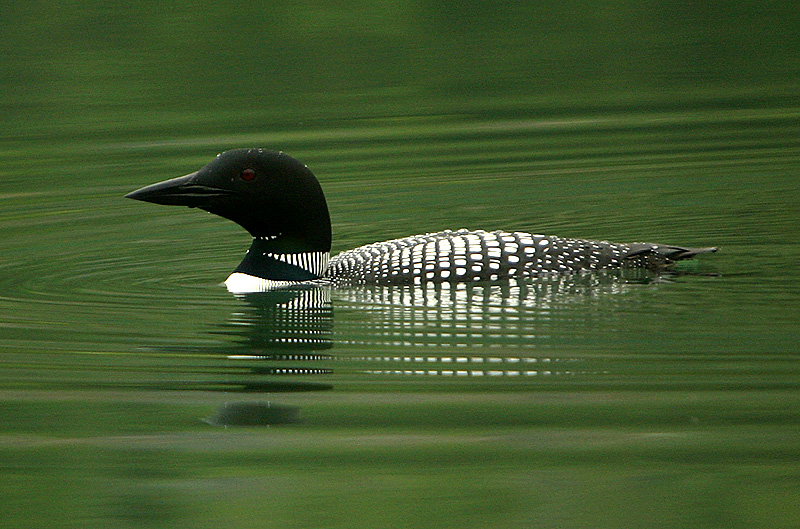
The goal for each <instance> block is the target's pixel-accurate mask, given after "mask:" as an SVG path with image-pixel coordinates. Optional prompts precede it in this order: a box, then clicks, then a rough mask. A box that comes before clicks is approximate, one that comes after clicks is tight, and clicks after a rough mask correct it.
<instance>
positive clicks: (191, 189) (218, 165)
mask: <svg viewBox="0 0 800 529" xmlns="http://www.w3.org/2000/svg"><path fill="white" fill-rule="evenodd" d="M126 197H127V198H132V199H134V200H143V201H145V202H154V203H156V204H165V205H169V206H188V207H190V208H200V209H204V210H206V211H208V212H210V213H214V214H215V215H219V216H220V217H225V218H226V219H230V220H232V221H234V222H236V223H237V224H239V225H240V226H242V227H243V228H244V229H246V230H247V231H249V232H250V234H251V235H252V236H253V237H256V238H262V239H266V240H267V241H266V244H267V249H269V250H270V251H274V252H279V253H300V252H311V251H315V252H327V251H329V250H330V248H331V221H330V215H329V214H328V206H327V204H326V202H325V196H324V195H323V193H322V188H321V187H320V185H319V182H318V181H317V179H316V177H315V176H314V175H313V174H312V173H311V171H310V170H309V169H308V167H306V166H305V165H303V164H302V163H300V162H299V161H297V160H295V159H294V158H292V157H291V156H288V155H286V154H284V153H282V152H275V151H268V150H264V149H234V150H230V151H227V152H224V153H222V154H219V155H217V157H216V158H215V159H214V160H213V161H212V162H211V163H209V164H208V165H206V166H205V167H203V168H202V169H200V170H199V171H197V172H195V173H191V174H188V175H186V176H181V177H178V178H173V179H172V180H167V181H164V182H159V183H157V184H153V185H149V186H147V187H143V188H142V189H139V190H136V191H133V192H132V193H129V194H127V195H126Z"/></svg>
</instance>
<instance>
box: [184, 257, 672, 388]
mask: <svg viewBox="0 0 800 529" xmlns="http://www.w3.org/2000/svg"><path fill="white" fill-rule="evenodd" d="M665 280H666V279H664V278H659V277H657V276H655V275H653V274H651V273H649V272H646V271H624V272H608V273H599V274H597V273H595V274H579V275H572V276H550V277H544V278H539V279H529V280H525V281H513V282H509V283H502V284H466V285H465V284H452V285H451V284H444V285H430V286H411V285H409V286H394V287H379V286H372V287H360V288H353V289H346V290H333V291H332V290H331V289H330V288H329V287H314V286H307V287H305V286H304V287H297V288H292V289H286V290H280V291H274V292H263V293H257V294H249V295H243V296H238V299H239V300H240V301H241V306H240V308H239V310H237V311H236V312H234V313H233V314H231V316H230V318H229V320H228V321H226V322H223V323H220V324H218V325H216V326H213V328H212V329H211V330H209V331H208V333H209V334H211V335H214V336H217V337H225V338H226V340H225V342H226V344H225V345H224V346H223V347H217V346H214V347H211V348H208V349H207V350H201V351H200V352H202V353H203V354H211V355H213V356H216V357H220V356H221V357H224V359H225V361H226V363H225V368H224V370H223V372H224V377H223V378H224V382H221V383H219V384H216V385H213V384H212V386H216V387H218V388H219V389H220V390H223V391H238V392H251V393H252V392H295V391H322V390H328V389H332V388H333V383H329V382H327V380H329V379H331V378H332V377H331V375H334V377H333V378H334V379H336V380H339V381H340V382H342V383H352V382H353V381H363V380H365V379H367V380H368V379H369V377H371V376H374V375H390V376H401V377H406V376H415V377H419V376H425V377H446V378H472V379H474V378H477V377H514V378H525V377H542V376H558V375H570V374H574V369H575V367H574V364H575V363H576V362H578V360H577V359H575V358H568V357H564V356H563V355H553V354H549V353H546V352H543V351H541V350H540V348H541V347H542V345H543V344H546V342H547V341H548V340H549V339H550V338H551V333H552V332H554V329H553V327H554V325H562V323H563V322H561V321H559V320H560V319H562V318H563V317H564V314H562V312H563V311H564V310H565V309H566V308H567V307H569V306H573V307H574V309H573V310H571V311H567V312H568V313H570V314H571V316H570V317H572V318H575V319H577V320H579V322H578V324H579V325H580V322H586V321H588V320H591V319H592V318H594V317H596V311H597V310H600V309H598V308H597V307H596V305H595V303H600V304H601V305H602V313H603V314H604V317H605V318H607V317H608V313H609V312H613V310H614V309H613V306H614V304H613V298H614V297H615V296H619V295H624V294H625V293H626V292H628V291H630V290H632V289H637V288H642V286H643V285H646V284H648V283H651V282H655V281H665ZM575 308H577V310H576V309H575ZM554 312H556V313H557V314H554ZM335 313H340V314H341V324H340V325H337V324H336V318H335ZM337 347H341V350H340V351H337ZM182 349H184V350H186V349H185V348H182ZM191 350H192V351H193V352H195V353H197V352H198V349H197V348H194V349H191ZM232 373H235V374H236V379H235V380H232V379H231V374H232ZM320 380H322V381H320ZM208 388H209V384H208V383H204V384H202V385H201V386H200V388H199V389H208Z"/></svg>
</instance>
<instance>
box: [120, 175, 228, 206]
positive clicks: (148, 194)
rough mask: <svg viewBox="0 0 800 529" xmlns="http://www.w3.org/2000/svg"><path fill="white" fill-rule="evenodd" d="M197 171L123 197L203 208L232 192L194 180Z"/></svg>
mask: <svg viewBox="0 0 800 529" xmlns="http://www.w3.org/2000/svg"><path fill="white" fill-rule="evenodd" d="M196 176H197V172H194V173H190V174H187V175H185V176H179V177H178V178H173V179H171V180H165V181H164V182H158V183H157V184H151V185H149V186H146V187H143V188H141V189H137V190H136V191H131V192H130V193H128V194H127V195H125V198H132V199H133V200H141V201H143V202H152V203H154V204H163V205H165V206H188V207H190V208H203V207H208V206H212V205H213V204H214V203H215V202H216V201H217V200H219V199H220V198H223V197H227V196H230V195H232V194H233V192H232V191H229V190H226V189H218V188H215V187H209V186H207V185H203V184H198V183H196V182H195V180H196V178H195V177H196Z"/></svg>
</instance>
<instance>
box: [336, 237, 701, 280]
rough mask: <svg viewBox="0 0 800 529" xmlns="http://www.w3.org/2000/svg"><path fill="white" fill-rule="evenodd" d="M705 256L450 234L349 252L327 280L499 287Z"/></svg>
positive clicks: (668, 249) (641, 246)
mask: <svg viewBox="0 0 800 529" xmlns="http://www.w3.org/2000/svg"><path fill="white" fill-rule="evenodd" d="M700 251H702V250H696V249H690V248H679V247H674V246H663V245H657V244H650V243H633V244H617V243H611V242H607V241H592V240H584V239H567V238H562V237H554V236H549V235H534V234H530V233H525V232H506V231H492V232H486V231H483V230H478V231H469V230H466V229H462V230H458V231H450V230H446V231H441V232H437V233H427V234H424V235H415V236H412V237H404V238H401V239H393V240H389V241H384V242H377V243H374V244H368V245H366V246H360V247H358V248H354V249H352V250H347V251H345V252H342V253H340V254H338V255H337V256H335V257H333V258H332V259H331V261H330V262H329V264H328V269H327V271H326V272H325V274H324V276H323V277H324V278H326V279H329V280H332V281H334V282H337V283H354V284H371V283H376V284H420V283H428V282H434V283H442V282H475V281H497V280H503V279H508V278H523V277H536V276H541V275H544V274H551V273H575V272H580V271H593V270H605V269H615V268H628V267H642V268H652V269H658V268H660V267H663V266H666V265H668V264H669V263H671V262H672V261H673V260H676V259H678V258H680V256H684V257H686V256H688V255H689V254H691V255H694V254H696V253H699V252H700Z"/></svg>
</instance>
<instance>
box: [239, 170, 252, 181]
mask: <svg viewBox="0 0 800 529" xmlns="http://www.w3.org/2000/svg"><path fill="white" fill-rule="evenodd" d="M239 177H240V178H241V179H242V180H244V181H245V182H252V181H253V180H255V179H256V172H255V171H253V170H252V169H245V170H243V171H242V173H241V174H240V175H239Z"/></svg>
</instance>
